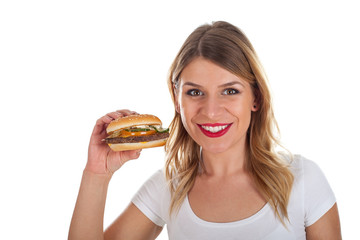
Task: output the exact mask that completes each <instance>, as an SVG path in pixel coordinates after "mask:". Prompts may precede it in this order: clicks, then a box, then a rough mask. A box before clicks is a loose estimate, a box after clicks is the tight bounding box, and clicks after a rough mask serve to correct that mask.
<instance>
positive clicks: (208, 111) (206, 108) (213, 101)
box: [201, 96, 223, 120]
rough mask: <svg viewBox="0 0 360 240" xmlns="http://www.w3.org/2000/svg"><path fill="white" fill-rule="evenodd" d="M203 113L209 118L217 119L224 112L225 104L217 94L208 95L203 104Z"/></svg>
mask: <svg viewBox="0 0 360 240" xmlns="http://www.w3.org/2000/svg"><path fill="white" fill-rule="evenodd" d="M201 110H202V113H203V114H204V115H205V116H207V117H208V118H209V119H214V120H217V119H218V118H219V116H220V115H222V114H223V104H222V103H221V100H220V99H218V98H217V97H216V96H212V97H209V96H208V97H207V98H206V99H204V102H203V105H202V109H201Z"/></svg>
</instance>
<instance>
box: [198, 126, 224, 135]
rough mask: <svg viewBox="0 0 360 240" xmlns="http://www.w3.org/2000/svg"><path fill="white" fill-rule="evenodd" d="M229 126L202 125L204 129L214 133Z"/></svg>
mask: <svg viewBox="0 0 360 240" xmlns="http://www.w3.org/2000/svg"><path fill="white" fill-rule="evenodd" d="M227 126H229V125H224V126H216V127H209V126H202V125H201V127H202V128H203V129H205V130H206V131H209V132H212V133H217V132H219V131H221V130H224V129H225V128H226V127H227Z"/></svg>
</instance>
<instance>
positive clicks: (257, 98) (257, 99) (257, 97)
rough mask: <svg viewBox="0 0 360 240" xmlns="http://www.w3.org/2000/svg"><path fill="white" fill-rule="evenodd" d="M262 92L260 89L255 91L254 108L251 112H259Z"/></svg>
mask: <svg viewBox="0 0 360 240" xmlns="http://www.w3.org/2000/svg"><path fill="white" fill-rule="evenodd" d="M260 104H261V101H260V92H259V89H255V91H254V102H253V106H252V108H251V111H253V112H256V111H257V110H259V108H260Z"/></svg>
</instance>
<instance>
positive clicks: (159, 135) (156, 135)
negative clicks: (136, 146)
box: [105, 132, 169, 143]
mask: <svg viewBox="0 0 360 240" xmlns="http://www.w3.org/2000/svg"><path fill="white" fill-rule="evenodd" d="M168 137H169V133H168V132H163V133H154V134H151V135H146V136H130V137H115V138H105V142H106V143H138V142H149V141H155V140H160V139H165V138H168Z"/></svg>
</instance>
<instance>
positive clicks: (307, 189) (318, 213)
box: [303, 159, 336, 227]
mask: <svg viewBox="0 0 360 240" xmlns="http://www.w3.org/2000/svg"><path fill="white" fill-rule="evenodd" d="M303 167H304V193H305V196H304V209H305V227H308V226H310V225H312V224H313V223H315V222H316V221H317V220H319V219H320V218H321V217H322V216H323V215H324V214H325V213H326V212H327V211H329V209H330V208H331V207H332V206H333V205H334V204H335V202H336V199H335V195H334V193H333V191H332V189H331V187H330V185H329V183H328V181H327V179H326V177H325V175H324V173H323V172H322V171H321V169H320V168H319V166H318V165H317V164H315V163H314V162H312V161H310V160H307V159H304V161H303Z"/></svg>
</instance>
